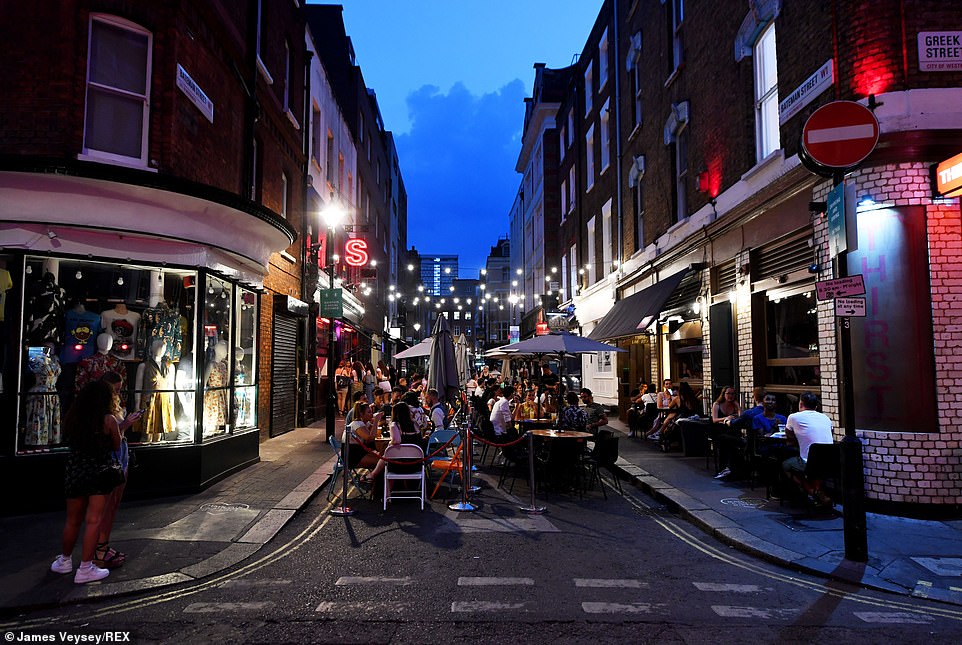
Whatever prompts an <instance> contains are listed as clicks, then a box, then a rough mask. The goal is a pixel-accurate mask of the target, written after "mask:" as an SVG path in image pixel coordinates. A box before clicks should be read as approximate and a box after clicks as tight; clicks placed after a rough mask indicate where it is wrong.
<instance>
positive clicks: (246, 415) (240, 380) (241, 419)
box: [225, 361, 253, 428]
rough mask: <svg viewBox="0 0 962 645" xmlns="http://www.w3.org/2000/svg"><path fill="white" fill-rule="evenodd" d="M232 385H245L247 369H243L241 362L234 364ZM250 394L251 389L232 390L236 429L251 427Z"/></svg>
mask: <svg viewBox="0 0 962 645" xmlns="http://www.w3.org/2000/svg"><path fill="white" fill-rule="evenodd" d="M225 367H226V365H225ZM234 383H235V384H236V385H240V386H243V385H246V384H247V369H246V368H245V367H244V362H243V361H237V362H235V363H234ZM252 392H253V391H252V389H251V388H247V387H238V388H236V389H235V390H234V408H235V414H236V415H237V427H238V428H246V427H248V426H250V425H252V424H251V399H252Z"/></svg>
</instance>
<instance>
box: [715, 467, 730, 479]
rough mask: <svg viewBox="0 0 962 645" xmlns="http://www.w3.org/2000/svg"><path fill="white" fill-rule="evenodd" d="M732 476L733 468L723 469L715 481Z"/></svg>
mask: <svg viewBox="0 0 962 645" xmlns="http://www.w3.org/2000/svg"><path fill="white" fill-rule="evenodd" d="M731 474H732V469H731V468H723V469H722V470H721V472H719V473H718V474H717V475H715V479H721V478H722V477H728V476H729V475H731Z"/></svg>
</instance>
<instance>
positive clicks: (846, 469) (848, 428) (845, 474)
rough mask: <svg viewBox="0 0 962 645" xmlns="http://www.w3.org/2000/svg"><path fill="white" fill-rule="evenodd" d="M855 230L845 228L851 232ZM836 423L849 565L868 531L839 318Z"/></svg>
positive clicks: (846, 341) (860, 553)
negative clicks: (841, 431)
mask: <svg viewBox="0 0 962 645" xmlns="http://www.w3.org/2000/svg"><path fill="white" fill-rule="evenodd" d="M843 182H844V179H843V175H842V173H838V172H837V173H835V174H834V180H833V184H834V185H835V186H839V185H841V184H843ZM844 201H845V204H844V208H845V211H846V212H845V218H846V219H848V218H849V217H853V218H854V216H855V212H854V211H855V208H854V206H855V205H854V203H853V202H854V200H851V199H848V196H847V195H846V198H845V200H844ZM854 228H855V227H854V226H846V227H845V230H846V231H847V232H851V231H852V230H853V229H854ZM856 244H857V240H854V239H849V240H847V244H846V250H844V251H841V252H840V253H838V254H837V255H836V256H835V259H834V263H835V267H834V269H835V270H834V274H835V277H836V278H847V277H848V253H849V251H848V249H854V248H855V247H856ZM839 322H841V326H840V327H839V331H838V335H839V361H840V365H839V383H838V390H839V400H840V404H841V406H840V410H839V412H840V414H839V420H840V421H841V423H842V425H843V426H844V427H845V437H844V438H843V439H842V497H843V500H842V502H843V507H842V513H843V527H844V540H845V558H846V559H847V560H851V561H853V562H867V561H868V532H867V529H866V523H865V476H864V473H863V465H862V442H861V441H860V440H859V438H858V436H857V435H856V434H855V388H854V384H853V382H852V381H853V376H852V325H851V318H850V317H849V316H845V317H843V318H840V319H839Z"/></svg>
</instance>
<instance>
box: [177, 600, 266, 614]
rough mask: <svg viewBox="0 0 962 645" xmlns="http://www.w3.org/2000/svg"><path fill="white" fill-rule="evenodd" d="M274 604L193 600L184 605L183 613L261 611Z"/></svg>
mask: <svg viewBox="0 0 962 645" xmlns="http://www.w3.org/2000/svg"><path fill="white" fill-rule="evenodd" d="M273 606H274V603H272V602H194V603H191V604H189V605H187V606H186V607H184V613H185V614H213V613H217V612H224V611H261V610H264V609H269V608H271V607H273Z"/></svg>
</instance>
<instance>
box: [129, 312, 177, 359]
mask: <svg viewBox="0 0 962 645" xmlns="http://www.w3.org/2000/svg"><path fill="white" fill-rule="evenodd" d="M155 340H162V341H164V353H165V354H166V355H167V357H168V358H169V359H170V360H171V361H172V362H174V363H176V362H177V361H179V360H180V354H181V352H182V351H183V339H182V336H181V327H180V314H179V313H178V312H177V310H175V309H171V308H170V307H164V306H161V307H152V308H150V309H145V310H144V313H143V315H142V316H141V317H140V329H139V331H138V334H137V354H138V355H139V356H143V357H145V358H146V357H147V355H148V353H149V350H150V348H151V347H153V344H154V341H155Z"/></svg>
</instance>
